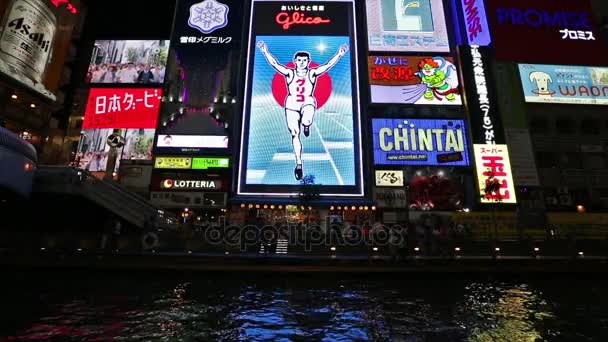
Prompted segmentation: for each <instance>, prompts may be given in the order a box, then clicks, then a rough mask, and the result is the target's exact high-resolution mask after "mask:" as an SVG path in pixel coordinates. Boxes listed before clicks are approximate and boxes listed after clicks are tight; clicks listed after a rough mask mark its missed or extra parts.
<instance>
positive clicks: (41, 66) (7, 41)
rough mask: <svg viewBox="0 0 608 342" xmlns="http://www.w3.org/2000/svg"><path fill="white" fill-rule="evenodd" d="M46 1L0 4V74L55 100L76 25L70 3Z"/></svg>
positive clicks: (75, 12)
mask: <svg viewBox="0 0 608 342" xmlns="http://www.w3.org/2000/svg"><path fill="white" fill-rule="evenodd" d="M55 2H56V1H49V0H11V1H1V2H0V19H1V20H0V25H1V26H0V73H1V74H4V75H7V76H8V77H10V78H11V79H13V80H15V81H16V82H18V83H19V84H20V85H21V86H24V87H27V88H29V89H30V90H32V91H34V92H36V93H38V94H40V95H42V96H44V97H45V98H47V99H49V100H52V101H55V100H56V99H57V97H56V95H55V93H56V92H57V90H58V88H59V84H60V81H61V78H62V76H63V70H64V64H65V61H66V57H67V54H68V50H69V46H70V41H71V39H72V31H73V29H74V25H76V24H77V23H78V22H80V19H81V18H80V16H79V15H78V9H77V7H80V1H78V0H74V1H71V2H67V1H63V2H66V4H64V5H62V6H59V5H58V3H57V4H55Z"/></svg>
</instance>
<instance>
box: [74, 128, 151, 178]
mask: <svg viewBox="0 0 608 342" xmlns="http://www.w3.org/2000/svg"><path fill="white" fill-rule="evenodd" d="M80 135H81V138H80V143H79V145H78V146H79V148H78V151H77V155H76V161H77V164H78V167H79V168H82V169H85V170H89V171H91V172H104V171H106V166H107V162H108V158H111V154H110V146H109V145H108V143H107V140H108V137H110V136H112V135H117V136H120V137H121V138H120V139H121V141H122V142H123V146H120V147H118V148H117V150H116V170H118V167H119V166H120V160H125V159H128V160H152V144H153V142H154V129H113V128H92V129H84V130H83V131H82V132H81V133H80Z"/></svg>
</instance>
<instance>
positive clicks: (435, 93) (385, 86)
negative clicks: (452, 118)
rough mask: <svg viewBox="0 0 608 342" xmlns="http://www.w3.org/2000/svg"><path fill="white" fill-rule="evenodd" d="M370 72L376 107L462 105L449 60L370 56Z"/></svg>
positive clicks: (447, 58) (454, 74) (437, 57)
mask: <svg viewBox="0 0 608 342" xmlns="http://www.w3.org/2000/svg"><path fill="white" fill-rule="evenodd" d="M368 68H369V79H370V88H371V89H370V90H371V96H372V102H373V103H408V104H439V105H461V104H462V99H461V96H460V92H459V89H458V87H459V81H458V72H457V70H456V66H455V65H454V63H453V60H452V59H451V58H450V57H439V56H436V57H414V56H411V57H410V56H371V57H369V59H368Z"/></svg>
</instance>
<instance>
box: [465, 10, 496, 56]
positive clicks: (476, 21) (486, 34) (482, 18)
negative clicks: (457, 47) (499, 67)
mask: <svg viewBox="0 0 608 342" xmlns="http://www.w3.org/2000/svg"><path fill="white" fill-rule="evenodd" d="M461 1H462V11H463V16H464V24H465V26H466V31H467V39H468V41H469V45H479V46H488V45H490V43H491V42H492V38H491V37H490V27H489V25H488V18H487V17H486V9H485V6H484V2H483V0H461Z"/></svg>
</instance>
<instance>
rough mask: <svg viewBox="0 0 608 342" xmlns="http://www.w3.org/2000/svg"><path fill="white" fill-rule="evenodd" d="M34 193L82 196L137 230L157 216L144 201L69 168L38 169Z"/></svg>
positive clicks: (116, 186) (135, 195) (155, 211)
mask: <svg viewBox="0 0 608 342" xmlns="http://www.w3.org/2000/svg"><path fill="white" fill-rule="evenodd" d="M33 192H34V193H45V194H63V195H72V196H77V197H83V198H85V199H87V200H89V201H91V202H93V203H95V204H97V205H99V206H101V207H104V208H105V209H107V210H109V211H110V212H112V213H114V214H116V215H117V216H119V217H121V218H122V219H123V220H125V221H127V222H129V223H131V224H132V225H134V226H136V227H139V228H143V227H144V222H145V220H146V218H149V217H151V216H152V215H154V216H157V215H158V208H156V207H155V206H153V205H152V204H151V203H150V202H149V201H148V200H147V199H144V198H143V197H141V196H139V195H137V194H135V193H132V192H130V191H129V190H126V189H124V188H123V187H121V186H120V185H118V184H116V183H114V182H111V181H106V180H100V179H97V178H95V177H94V176H93V175H92V174H91V173H89V172H88V171H85V170H82V169H77V168H74V167H70V166H39V167H38V170H37V171H36V175H35V177H34V187H33ZM157 222H158V221H157Z"/></svg>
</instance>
